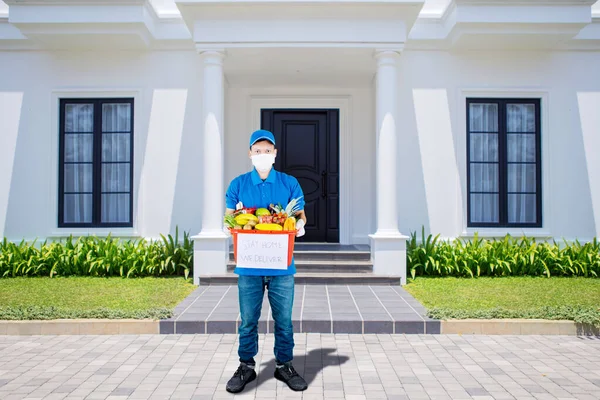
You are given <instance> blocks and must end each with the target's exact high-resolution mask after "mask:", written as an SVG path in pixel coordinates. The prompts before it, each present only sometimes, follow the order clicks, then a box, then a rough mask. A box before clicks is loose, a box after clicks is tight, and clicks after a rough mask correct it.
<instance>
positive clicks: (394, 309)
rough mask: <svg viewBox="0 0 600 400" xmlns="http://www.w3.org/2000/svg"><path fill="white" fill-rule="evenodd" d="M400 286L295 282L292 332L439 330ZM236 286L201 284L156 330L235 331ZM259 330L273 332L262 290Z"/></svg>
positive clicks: (171, 332) (237, 317)
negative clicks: (305, 283)
mask: <svg viewBox="0 0 600 400" xmlns="http://www.w3.org/2000/svg"><path fill="white" fill-rule="evenodd" d="M425 313H426V311H425V308H424V307H423V306H422V305H421V304H420V303H419V302H418V301H417V300H415V299H414V298H413V297H412V296H411V295H410V294H409V293H407V292H406V291H405V290H404V289H403V288H402V287H400V286H366V285H365V286H359V285H348V286H346V285H296V288H295V298H294V308H293V313H292V321H293V324H294V332H297V333H356V334H362V333H412V334H419V333H420V334H423V333H439V332H440V322H439V321H438V320H433V319H430V318H428V317H426V316H425ZM239 324H240V314H239V306H238V288H237V286H236V285H231V286H219V285H216V286H200V287H198V288H197V289H196V290H195V291H194V292H193V293H192V294H191V295H190V296H188V297H187V298H186V299H184V300H183V301H182V302H181V303H180V304H179V305H178V306H177V307H176V308H175V316H174V317H173V318H170V319H166V320H162V321H161V322H160V332H161V333H163V334H173V333H177V334H179V333H237V329H238V326H239ZM258 329H259V333H272V332H273V319H272V317H271V310H270V307H269V301H268V297H267V292H266V291H265V297H264V299H263V306H262V313H261V317H260V320H259V326H258Z"/></svg>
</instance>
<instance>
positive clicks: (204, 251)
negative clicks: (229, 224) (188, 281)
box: [191, 231, 229, 285]
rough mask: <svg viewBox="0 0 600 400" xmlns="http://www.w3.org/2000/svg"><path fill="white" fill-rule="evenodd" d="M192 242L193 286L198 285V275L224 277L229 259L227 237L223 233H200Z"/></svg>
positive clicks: (193, 237)
mask: <svg viewBox="0 0 600 400" xmlns="http://www.w3.org/2000/svg"><path fill="white" fill-rule="evenodd" d="M191 239H192V240H193V241H194V285H200V275H203V276H206V275H224V274H226V273H227V260H228V258H229V237H228V236H227V235H225V233H223V231H215V232H200V233H199V234H198V235H195V236H192V237H191Z"/></svg>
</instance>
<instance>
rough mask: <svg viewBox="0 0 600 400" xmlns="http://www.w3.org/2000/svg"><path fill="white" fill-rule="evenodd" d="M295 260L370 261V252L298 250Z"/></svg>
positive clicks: (231, 254)
mask: <svg viewBox="0 0 600 400" xmlns="http://www.w3.org/2000/svg"><path fill="white" fill-rule="evenodd" d="M294 259H295V260H296V262H299V261H325V262H337V261H363V262H364V261H370V260H371V252H369V251H359V250H356V251H327V250H297V251H294ZM229 261H234V256H233V251H230V252H229Z"/></svg>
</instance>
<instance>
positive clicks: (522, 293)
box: [405, 277, 600, 326]
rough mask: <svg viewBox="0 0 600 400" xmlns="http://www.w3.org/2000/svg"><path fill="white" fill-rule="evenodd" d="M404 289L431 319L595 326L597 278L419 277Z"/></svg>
mask: <svg viewBox="0 0 600 400" xmlns="http://www.w3.org/2000/svg"><path fill="white" fill-rule="evenodd" d="M405 289H406V290H407V291H408V292H409V293H410V294H412V295H413V296H414V297H415V298H416V299H418V300H419V301H420V302H421V303H422V304H423V305H424V306H425V307H427V309H428V310H429V313H430V315H431V316H433V317H436V318H543V319H570V320H575V321H577V322H587V323H592V324H595V325H598V326H600V279H596V278H558V277H556V278H541V277H539V278H538V277H501V278H487V277H485V278H475V279H469V278H425V277H418V278H417V279H416V280H414V281H410V282H409V284H408V285H406V286H405Z"/></svg>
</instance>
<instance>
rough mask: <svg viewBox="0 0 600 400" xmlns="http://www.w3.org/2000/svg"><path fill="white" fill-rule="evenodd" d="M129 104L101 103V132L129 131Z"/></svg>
mask: <svg viewBox="0 0 600 400" xmlns="http://www.w3.org/2000/svg"><path fill="white" fill-rule="evenodd" d="M130 130H131V104H128V103H125V104H102V132H129V131H130Z"/></svg>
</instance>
